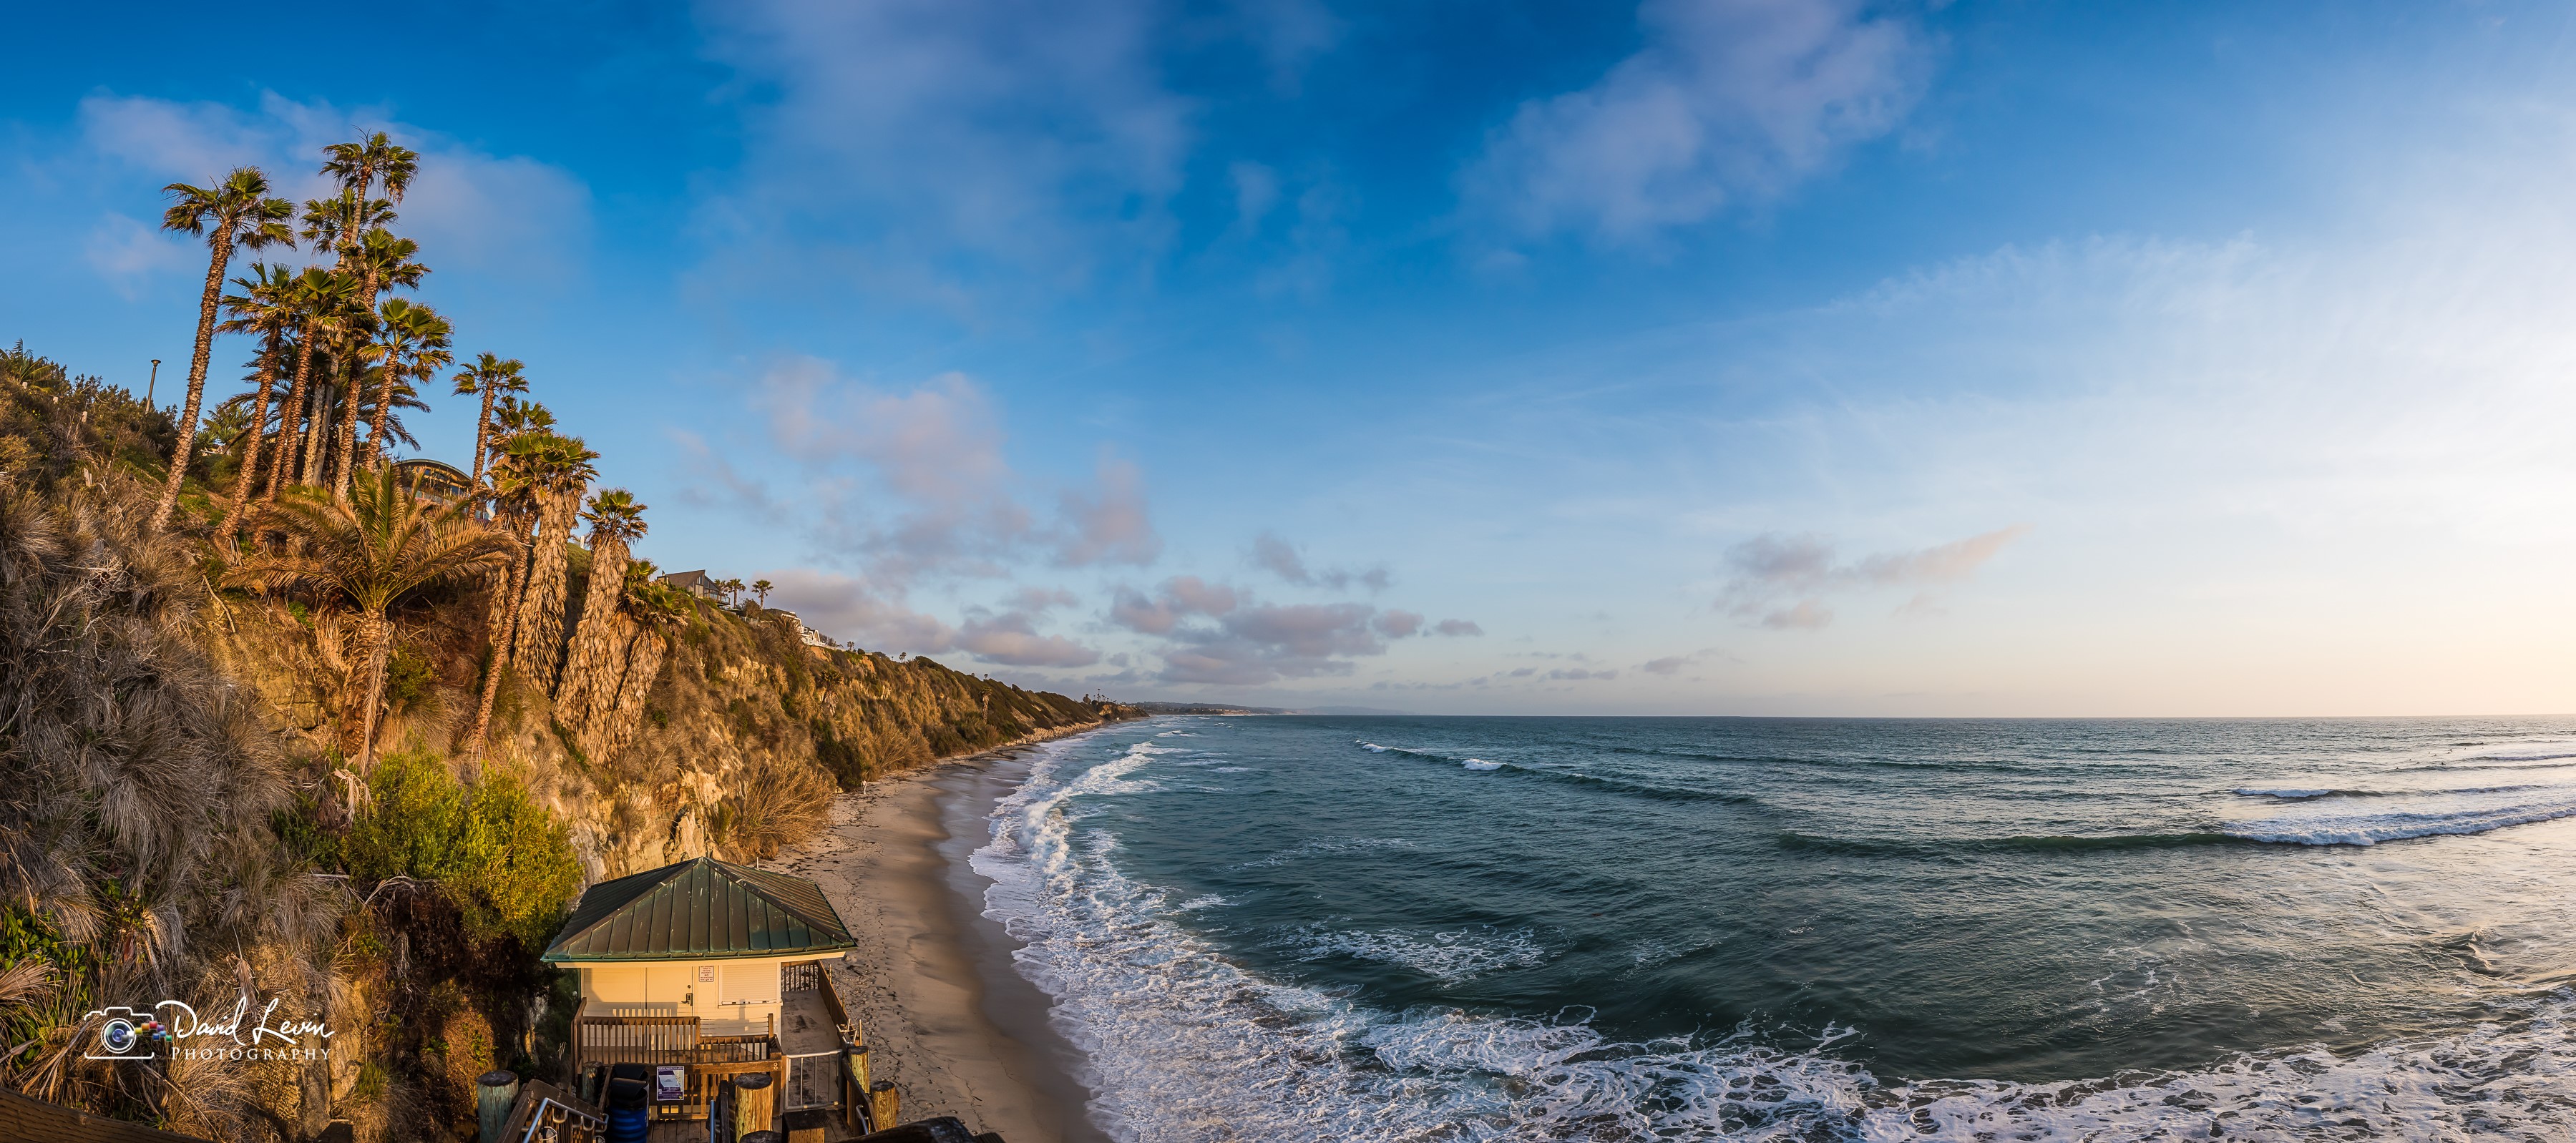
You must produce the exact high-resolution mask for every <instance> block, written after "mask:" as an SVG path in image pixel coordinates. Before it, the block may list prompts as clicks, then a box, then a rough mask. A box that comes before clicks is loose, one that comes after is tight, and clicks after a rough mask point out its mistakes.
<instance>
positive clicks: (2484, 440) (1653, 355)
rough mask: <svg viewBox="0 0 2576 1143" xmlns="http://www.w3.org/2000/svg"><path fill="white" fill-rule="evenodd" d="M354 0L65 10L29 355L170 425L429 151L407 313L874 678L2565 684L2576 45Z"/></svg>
mask: <svg viewBox="0 0 2576 1143" xmlns="http://www.w3.org/2000/svg"><path fill="white" fill-rule="evenodd" d="M341 15H342V16H344V17H345V19H341V18H335V19H332V20H327V21H317V22H314V23H311V24H298V25H296V26H295V27H294V28H293V30H292V32H291V34H289V33H287V32H284V31H282V30H281V29H280V28H278V27H274V26H269V25H265V24H260V23H257V22H254V21H238V22H227V21H206V20H203V19H201V18H199V15H198V14H197V13H196V12H195V10H187V9H172V10H170V11H169V12H168V13H167V14H166V15H165V16H161V17H155V16H153V15H151V14H149V13H147V12H140V11H135V10H114V11H111V10H105V9H102V10H98V11H95V12H91V11H73V10H68V9H64V8H63V7H62V6H57V10H49V11H45V12H40V13H30V14H27V15H24V16H22V17H21V18H20V23H21V27H20V28H19V36H18V37H17V38H18V47H19V50H18V51H17V52H15V53H13V58H14V63H13V67H12V69H10V70H8V71H7V72H5V73H0V133H4V134H0V138H5V140H6V142H7V144H8V146H7V160H6V161H7V162H8V163H9V166H10V170H9V173H8V176H7V178H6V179H0V242H5V244H6V248H7V249H8V250H9V251H10V252H11V254H10V257H9V265H10V268H11V270H12V273H11V274H10V275H8V276H7V277H6V278H5V279H0V315H6V316H7V317H8V318H10V319H12V320H9V321H7V322H0V337H6V338H10V339H16V338H20V337H23V338H24V339H25V340H26V343H27V345H28V347H29V348H30V349H33V350H37V351H39V352H43V353H46V354H49V355H51V356H54V357H56V358H58V359H61V360H63V361H65V362H66V363H68V364H70V365H72V366H73V367H75V368H76V369H79V370H84V371H89V372H95V373H98V374H101V375H104V376H106V377H108V378H110V379H111V380H115V381H120V382H131V383H135V384H138V385H139V383H140V382H141V380H142V372H143V370H144V361H145V359H147V358H150V357H155V356H158V357H161V358H164V359H165V360H168V361H182V360H183V359H184V356H185V354H186V351H187V346H188V341H189V338H190V337H191V336H192V333H193V326H192V322H193V319H194V305H193V301H194V290H195V288H196V285H197V283H198V282H199V281H201V280H202V275H203V272H204V271H203V263H202V261H201V257H202V255H201V252H200V251H199V250H196V249H193V248H191V247H189V246H188V245H187V244H186V243H185V242H182V241H179V240H177V239H174V238H171V237H168V236H164V235H160V234H158V233H156V232H155V231H154V230H153V229H152V228H151V225H150V224H151V223H152V221H153V220H154V219H155V218H156V217H157V214H158V210H159V205H158V204H159V198H158V195H157V188H158V187H159V186H161V185H162V184H163V183H165V182H168V181H171V180H173V179H189V180H203V179H207V178H211V177H213V176H214V175H215V174H217V173H218V172H220V171H221V170H223V169H225V168H227V167H229V166H232V165H235V164H238V163H256V164H259V165H261V166H263V167H265V168H267V169H268V170H269V171H270V172H271V174H272V175H273V176H275V177H277V178H278V179H279V180H280V181H282V182H284V183H286V184H287V185H288V186H290V187H291V188H293V189H294V191H295V193H297V194H298V195H299V196H300V195H302V194H306V193H310V187H311V185H312V184H313V183H314V178H313V175H312V168H313V166H314V164H315V163H316V162H318V148H319V147H320V146H321V145H322V144H324V143H328V142H333V141H337V140H339V139H342V138H345V137H348V136H350V135H352V134H353V133H354V132H356V131H358V130H361V129H369V130H372V129H378V128H382V129H386V130H390V131H391V132H393V133H394V134H395V135H396V136H397V137H399V138H401V139H403V140H404V141H405V142H407V143H409V144H410V145H412V146H414V147H415V148H417V149H419V150H420V151H421V152H422V154H423V155H424V162H423V169H422V175H421V177H420V180H419V182H417V183H416V184H415V187H414V190H413V193H412V195H411V198H410V200H409V201H408V202H407V203H406V204H405V206H404V208H403V212H402V213H403V218H402V222H401V223H400V224H398V226H397V229H398V230H400V231H402V232H403V233H405V234H407V235H409V236H412V237H414V238H417V239H418V240H419V241H420V242H421V244H422V246H423V247H424V257H425V259H426V260H427V261H428V262H429V263H430V264H431V265H432V266H433V268H434V271H435V272H434V273H433V274H432V275H431V277H430V278H429V280H428V281H427V282H426V283H425V284H424V286H423V287H422V289H421V291H420V294H419V297H420V300H422V301H424V302H426V303H428V304H430V305H432V306H435V307H437V308H439V309H440V310H441V311H442V312H444V313H446V314H448V315H449V316H451V317H452V318H454V319H455V320H456V322H457V325H458V327H459V337H460V341H459V348H460V349H461V350H463V351H465V352H468V353H472V352H480V351H484V350H490V351H493V352H497V353H500V354H503V355H505V356H513V357H518V358H521V359H523V360H525V361H526V362H527V363H528V366H529V373H530V375H531V377H532V378H533V379H534V382H535V385H536V387H537V393H538V396H539V397H540V399H542V400H544V401H545V402H546V403H548V404H549V405H550V406H552V407H553V408H555V409H556V410H557V411H558V412H559V414H560V415H561V416H562V417H563V419H564V421H565V422H566V424H567V427H568V428H569V429H570V430H571V431H573V432H576V433H578V434H580V435H582V436H584V437H585V438H586V439H588V440H589V441H590V442H591V444H592V445H593V447H595V448H597V449H598V450H599V451H601V452H602V453H603V454H604V456H603V460H602V462H601V468H602V472H603V477H604V480H605V481H606V482H607V483H610V484H614V485H620V486H624V487H628V488H631V489H633V490H634V491H635V492H636V493H637V495H638V496H639V498H641V499H642V500H644V501H645V502H646V503H648V504H650V505H651V506H652V508H651V511H650V513H649V515H648V521H649V523H650V525H651V529H652V531H651V533H650V535H649V536H648V537H647V538H646V539H645V540H644V541H643V542H642V543H641V544H640V545H639V548H640V550H641V551H642V552H643V554H645V555H646V556H648V557H650V558H653V559H655V560H656V561H658V562H660V563H661V564H663V565H664V566H665V567H670V568H692V567H701V566H703V567H708V568H710V569H712V570H714V571H716V572H717V573H719V574H731V575H736V576H740V577H742V578H744V579H746V580H748V579H752V578H756V577H766V578H768V579H771V580H773V581H775V582H776V583H778V584H779V589H778V591H777V592H776V593H775V594H774V595H773V596H772V600H771V602H772V603H773V604H779V605H784V606H788V607H792V608H795V609H796V610H798V611H799V612H800V613H801V614H803V615H804V616H805V617H806V618H807V619H808V620H809V621H810V622H812V623H813V624H814V625H816V626H818V627H821V628H822V629H824V630H826V631H828V632H830V633H832V634H834V635H836V636H841V637H845V638H849V639H852V640H855V641H857V642H859V643H860V644H862V645H866V646H870V647H878V648H883V649H887V650H908V651H913V652H919V653H929V654H933V655H935V656H937V657H939V658H941V659H942V660H943V661H946V662H950V663H953V664H956V665H959V666H961V667H967V668H969V669H974V670H978V671H984V672H990V673H993V674H995V675H997V676H1000V677H1006V678H1010V679H1013V680H1015V681H1021V682H1026V683H1031V684H1037V685H1044V686H1048V687H1052V688H1056V689H1065V690H1072V691H1082V690H1102V691H1106V692H1108V693H1111V694H1115V695H1119V696H1123V697H1134V698H1213V699H1223V700H1228V701H1238V702H1250V703H1268V704H1279V705H1368V706H1379V707H1389V708H1398V709H1406V710H1415V711H1424V712H1460V713H1466V712H1494V713H1559V712H1564V713H1587V712H1598V713H1745V714H1889V715H1903V714H1958V715H1978V714H1998V715H2050V714H2070V715H2082V714H2144V715H2166V714H2169V715H2202V714H2208V715H2217V714H2410V713H2420V714H2430V713H2515V712H2557V711H2564V710H2567V709H2569V707H2570V705H2571V704H2570V702H2569V701H2568V697H2567V696H2568V694H2569V691H2570V686H2571V684H2576V662H2571V658H2570V656H2568V655H2567V654H2565V652H2564V650H2563V649H2564V648H2565V647H2567V646H2568V645H2569V641H2570V637H2571V636H2576V612H2571V608H2570V607H2569V606H2568V602H2567V601H2568V595H2569V593H2568V592H2567V590H2566V588H2565V586H2564V580H2565V578H2566V577H2565V569H2566V568H2567V567H2569V566H2570V563H2571V557H2576V527H2571V523H2570V515H2571V514H2570V513H2569V512H2568V510H2567V509H2568V507H2569V504H2570V501H2571V495H2570V494H2571V492H2576V481H2571V477H2572V476H2576V463H2571V461H2570V459H2569V449H2568V447H2567V443H2566V442H2567V438H2568V433H2567V428H2568V424H2569V417H2570V414H2571V413H2576V397H2571V395H2570V394H2571V389H2570V386H2569V384H2568V380H2567V379H2568V378H2569V376H2570V369H2571V367H2576V322H2570V321H2569V320H2567V318H2568V313H2567V311H2568V309H2569V301H2568V299H2569V297H2570V290H2569V289H2568V285H2567V282H2566V279H2567V278H2568V276H2569V271H2568V268H2569V267H2571V266H2576V226H2571V225H2570V222H2571V217H2570V211H2571V210H2572V209H2576V207H2571V206H2570V203H2571V202H2576V199H2571V198H2570V196H2569V195H2568V194H2567V193H2566V191H2565V188H2566V187H2568V186H2570V185H2576V179H2571V178H2570V177H2569V176H2570V175H2571V174H2576V81H2571V79H2570V78H2569V77H2570V76H2576V68H2571V67H2570V66H2569V64H2570V62H2571V61H2570V59H2569V50H2570V36H2571V34H2576V30H2572V29H2571V17H2570V14H2569V12H2568V10H2567V9H2565V8H2564V7H2563V6H2553V5H2540V4H2521V3H2408V4H2313V5H2265V6H2247V5H2234V4H2167V5H2152V6H2146V5H2140V6H2128V7H2120V6H2111V5H2097V4H2070V3H2053V4H2052V3H2037V2H2006V3H1973V2H1961V3H1950V4H1942V5H1920V4H1890V5H1861V4H1852V3H1833V2H1792V0H1650V2H1647V3H1644V4H1642V5H1637V6H1627V5H1621V4H1592V5H1573V4H1566V5H1540V4H1512V3H1485V4H1465V3H1445V2H1422V3H1388V4H1378V5H1366V6H1363V5H1351V4H1335V3H1331V2H1328V0H1298V2H1283V3H1274V4H1257V3H1249V2H1246V3H1234V4H1206V5H1183V4H1170V3H1155V2H1150V0H1059V2H1054V3H1043V4H1040V3H1012V2H999V3H993V2H974V0H964V2H927V0H921V2H901V3H822V2H812V3H802V2H794V0H746V2H741V3H728V4H709V5H704V6H700V7H695V8H691V7H659V8H645V7H642V6H625V5H604V4H603V5H578V4H574V5H546V4H527V5H512V6H490V7H483V8H475V7H471V6H460V7H455V8H451V9H448V10H447V14H445V15H443V16H439V17H429V16H425V15H423V14H421V13H417V12H411V11H409V10H405V11H402V12H393V11H379V10H373V9H369V8H367V7H365V6H360V7H357V8H352V9H349V10H347V11H346V12H344V13H342V14H341ZM172 28H186V29H188V30H187V31H186V32H185V33H184V34H180V33H170V32H163V31H160V30H161V29H172ZM137 29H152V30H153V31H152V32H151V33H149V34H145V35H139V36H138V35H136V34H135V32H136V30H137ZM246 352H247V347H246V346H244V345H241V344H234V343H227V344H224V345H220V346H219V348H218V355H217V359H218V363H219V365H221V364H223V363H226V362H233V361H239V360H241V359H242V357H243V356H245V355H246ZM170 371H171V370H170V368H169V367H168V366H165V368H164V372H165V373H168V372H170ZM164 380H165V381H166V380H167V378H166V377H165V378H164ZM236 387H238V382H237V381H235V380H233V376H232V374H231V373H229V372H225V371H222V370H220V369H219V371H218V374H217V381H216V383H215V386H214V388H215V390H216V392H218V393H225V392H230V391H231V390H232V389H233V388H236ZM165 389H166V386H165ZM434 403H435V404H437V406H438V407H437V408H436V410H435V411H434V412H433V413H432V414H431V415H429V416H427V417H425V418H421V419H420V421H419V423H418V425H417V426H416V431H418V432H419V433H420V435H421V436H422V439H423V441H424V444H425V447H426V450H427V452H428V453H429V454H431V455H437V456H443V457H451V458H458V457H461V454H462V453H463V452H464V451H465V449H466V443H467V442H468V441H470V439H471V434H472V422H471V419H470V412H469V410H468V408H467V406H466V405H465V404H464V403H463V402H461V401H454V400H448V401H436V402H434Z"/></svg>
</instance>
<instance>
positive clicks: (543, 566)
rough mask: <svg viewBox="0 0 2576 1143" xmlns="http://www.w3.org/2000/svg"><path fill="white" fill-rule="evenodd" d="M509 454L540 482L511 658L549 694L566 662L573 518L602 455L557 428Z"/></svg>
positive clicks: (528, 475)
mask: <svg viewBox="0 0 2576 1143" xmlns="http://www.w3.org/2000/svg"><path fill="white" fill-rule="evenodd" d="M507 459H509V460H512V461H521V460H524V462H525V464H524V468H525V472H526V477H525V478H526V479H529V480H531V481H533V482H534V483H535V485H536V487H535V489H534V491H535V494H536V496H537V535H536V541H535V543H536V552H535V554H534V555H533V556H532V557H531V558H530V559H529V560H528V583H527V588H526V594H527V598H526V600H524V601H523V602H522V603H521V604H520V607H521V609H522V610H521V615H522V616H523V617H524V618H523V619H522V620H521V621H520V623H519V631H518V645H517V646H516V647H515V648H513V649H512V651H511V657H512V658H513V659H514V660H515V661H517V662H518V663H519V664H520V667H521V673H522V674H524V675H525V676H527V677H528V678H530V679H531V680H533V681H534V682H535V683H536V684H537V686H538V687H540V688H542V689H544V690H545V691H546V692H548V693H552V692H553V691H554V689H555V675H556V672H557V671H558V670H560V669H561V668H562V666H563V647H564V638H563V635H564V632H563V620H564V563H565V559H564V547H565V545H567V544H570V543H571V542H572V528H573V523H574V522H575V520H576V519H577V518H578V517H579V515H580V513H581V493H582V490H583V489H585V488H588V487H589V486H590V481H591V479H592V478H593V477H596V476H598V475H599V470H597V469H595V468H593V467H591V463H590V462H592V461H594V460H597V459H599V454H598V453H595V452H592V451H590V450H589V449H588V448H585V447H583V446H582V443H581V438H579V437H567V436H559V435H557V434H554V433H543V434H534V435H530V436H527V437H523V438H521V439H519V440H517V441H513V442H512V443H511V446H510V452H509V453H508V454H507Z"/></svg>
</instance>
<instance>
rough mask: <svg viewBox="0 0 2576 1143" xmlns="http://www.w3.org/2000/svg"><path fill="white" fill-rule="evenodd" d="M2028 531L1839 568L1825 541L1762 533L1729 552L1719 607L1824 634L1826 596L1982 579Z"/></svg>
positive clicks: (1917, 602)
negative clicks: (1727, 576) (1984, 571)
mask: <svg viewBox="0 0 2576 1143" xmlns="http://www.w3.org/2000/svg"><path fill="white" fill-rule="evenodd" d="M2028 531H2030V529H2029V527H2028V526H2027V525H2021V524H2015V525H2013V526H2012V527H2009V528H1999V529H1997V530H1995V531H1992V532H1987V533H1984V534H1982V535H1976V536H1970V537H1968V538H1967V539H1964V540H1957V541H1953V542H1951V543H1947V544H1938V545H1935V546H1932V547H1929V548H1923V549H1919V550H1916V551H1910V552H1885V553H1880V554H1878V555H1872V556H1866V557H1863V558H1861V559H1860V560H1857V561H1854V562H1851V563H1837V562H1836V561H1835V559H1834V548H1833V544H1832V543H1831V542H1829V541H1827V540H1826V539H1825V538H1824V537H1821V536H1815V535H1780V534H1777V533H1769V534H1764V535H1760V536H1755V537H1753V538H1752V539H1750V540H1746V541H1744V542H1743V543H1740V544H1737V545H1736V546H1735V548H1734V549H1733V550H1732V551H1729V552H1728V553H1727V557H1726V562H1727V566H1728V567H1729V568H1731V569H1732V570H1733V571H1734V573H1735V574H1734V578H1732V579H1730V580H1728V581H1727V585H1726V589H1725V592H1724V593H1723V594H1722V595H1720V596H1719V598H1718V601H1717V603H1718V607H1719V608H1720V609H1722V610H1724V611H1726V612H1727V613H1728V614H1731V615H1735V616H1738V617H1741V618H1745V619H1750V620H1753V621H1754V622H1756V623H1759V624H1760V625H1761V626H1764V627H1769V628H1772V629H1775V630H1786V631H1816V630H1821V629H1823V628H1824V627H1826V626H1828V625H1830V624H1832V623H1833V621H1834V613H1833V610H1832V609H1831V608H1829V607H1827V606H1826V605H1825V601H1824V598H1823V597H1824V596H1826V595H1829V594H1832V593H1835V592H1842V591H1853V590H1874V589H1882V588H1893V587H1930V586H1939V585H1944V584H1953V583H1958V582H1960V581H1962V580H1965V579H1967V578H1969V577H1970V576H1973V575H1975V574H1976V572H1977V569H1978V568H1980V567H1983V566H1984V565H1985V563H1986V561H1988V560H1991V559H1993V558H1994V557H1995V553H1997V552H2000V551H2002V550H2003V549H2004V545H2006V544H2010V543H2012V542H2013V541H2014V540H2017V539H2019V538H2021V536H2022V535H2023V534H2024V533H2026V532H2028ZM1930 606H1931V600H1930V597H1929V595H1928V594H1926V593H1921V592H1918V593H1917V594H1916V596H1915V598H1914V599H1913V600H1912V601H1911V602H1909V603H1908V604H1906V607H1907V608H1910V609H1915V610H1917V611H1921V610H1924V609H1928V608H1929V607H1930ZM1661 673H1669V672H1661Z"/></svg>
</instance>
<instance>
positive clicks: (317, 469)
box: [295, 366, 340, 488]
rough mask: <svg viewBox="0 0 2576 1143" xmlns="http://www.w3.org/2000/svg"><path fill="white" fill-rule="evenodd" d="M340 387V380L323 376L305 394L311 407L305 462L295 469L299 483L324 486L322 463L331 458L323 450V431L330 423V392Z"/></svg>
mask: <svg viewBox="0 0 2576 1143" xmlns="http://www.w3.org/2000/svg"><path fill="white" fill-rule="evenodd" d="M334 368H337V366H334ZM339 387H340V386H339V382H337V381H333V380H330V379H329V378H322V379H319V380H316V381H314V383H313V391H312V392H310V393H307V394H305V403H306V404H307V405H309V406H311V407H310V408H309V409H307V410H306V411H305V415H304V463H303V464H302V465H300V466H298V467H297V468H296V470H295V482H296V483H298V484H303V485H309V486H311V487H314V488H320V487H322V478H323V476H324V470H323V468H322V465H323V463H324V462H325V461H326V460H328V459H329V458H328V457H326V456H324V455H323V452H322V445H323V439H322V431H323V428H324V426H326V425H328V424H329V423H330V422H329V421H328V420H327V418H328V417H330V415H331V399H330V394H331V393H332V392H333V391H334V390H336V389H338V388H339Z"/></svg>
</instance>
